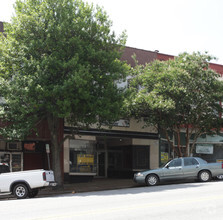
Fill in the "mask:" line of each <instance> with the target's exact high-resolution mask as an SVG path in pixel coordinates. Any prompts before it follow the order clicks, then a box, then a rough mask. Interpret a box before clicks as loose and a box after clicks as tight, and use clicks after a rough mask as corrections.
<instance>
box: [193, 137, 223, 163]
mask: <svg viewBox="0 0 223 220" xmlns="http://www.w3.org/2000/svg"><path fill="white" fill-rule="evenodd" d="M193 156H197V157H201V158H203V159H204V160H206V161H208V162H218V161H223V134H220V135H213V136H210V135H203V136H201V137H200V138H198V139H197V142H196V146H195V148H194V150H193Z"/></svg>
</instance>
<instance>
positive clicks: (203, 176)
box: [198, 170, 211, 182]
mask: <svg viewBox="0 0 223 220" xmlns="http://www.w3.org/2000/svg"><path fill="white" fill-rule="evenodd" d="M198 178H199V180H200V181H201V182H207V181H209V180H210V179H211V174H210V172H209V171H207V170H203V171H201V172H200V173H199V177H198Z"/></svg>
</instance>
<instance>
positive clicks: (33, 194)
mask: <svg viewBox="0 0 223 220" xmlns="http://www.w3.org/2000/svg"><path fill="white" fill-rule="evenodd" d="M38 192H39V190H38V189H33V190H31V191H30V192H29V198H34V197H36V196H37V194H38Z"/></svg>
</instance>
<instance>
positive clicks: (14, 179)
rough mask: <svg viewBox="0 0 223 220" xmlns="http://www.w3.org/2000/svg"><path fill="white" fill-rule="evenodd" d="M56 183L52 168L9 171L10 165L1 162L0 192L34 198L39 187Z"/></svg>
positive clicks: (18, 196) (22, 197)
mask: <svg viewBox="0 0 223 220" xmlns="http://www.w3.org/2000/svg"><path fill="white" fill-rule="evenodd" d="M56 185H57V184H56V182H55V181H54V174H53V171H51V170H28V171H18V172H9V167H8V165H7V164H4V163H0V194H13V195H15V196H16V197H17V198H18V199H24V198H26V197H30V198H33V197H35V196H36V195H37V194H38V192H39V189H41V188H44V187H47V186H56Z"/></svg>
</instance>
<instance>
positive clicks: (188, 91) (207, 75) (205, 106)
mask: <svg viewBox="0 0 223 220" xmlns="http://www.w3.org/2000/svg"><path fill="white" fill-rule="evenodd" d="M211 59H212V57H211V56H209V55H208V54H201V53H193V54H188V53H183V54H180V55H179V56H178V57H175V59H171V60H168V61H159V60H156V61H154V62H152V63H149V64H146V65H145V66H142V65H136V67H135V68H133V69H132V75H133V76H132V80H131V85H130V91H131V95H130V97H129V98H128V99H127V100H126V107H127V109H128V113H129V115H133V116H135V117H136V118H138V119H143V120H144V121H145V124H146V126H151V125H153V126H156V127H157V129H159V131H160V133H163V134H165V137H166V139H167V140H168V141H169V144H170V145H171V146H172V149H173V151H175V155H178V156H182V155H184V156H188V155H189V154H190V153H191V152H189V150H188V149H189V145H190V140H193V144H192V147H191V151H192V150H193V147H194V145H195V142H196V139H197V138H198V137H199V136H200V135H201V134H207V133H212V134H213V133H216V132H218V131H219V130H220V129H221V126H222V117H221V114H222V107H221V105H220V102H221V101H222V100H223V84H222V81H220V80H219V74H217V73H216V72H215V71H214V70H212V69H210V68H209V62H210V60H211ZM171 133H172V134H174V137H175V141H176V143H174V142H173V140H172V139H171V137H170V135H169V134H171ZM182 133H183V134H184V135H183V138H184V143H186V144H185V146H186V148H182V145H183V144H182ZM183 149H184V150H183Z"/></svg>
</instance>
